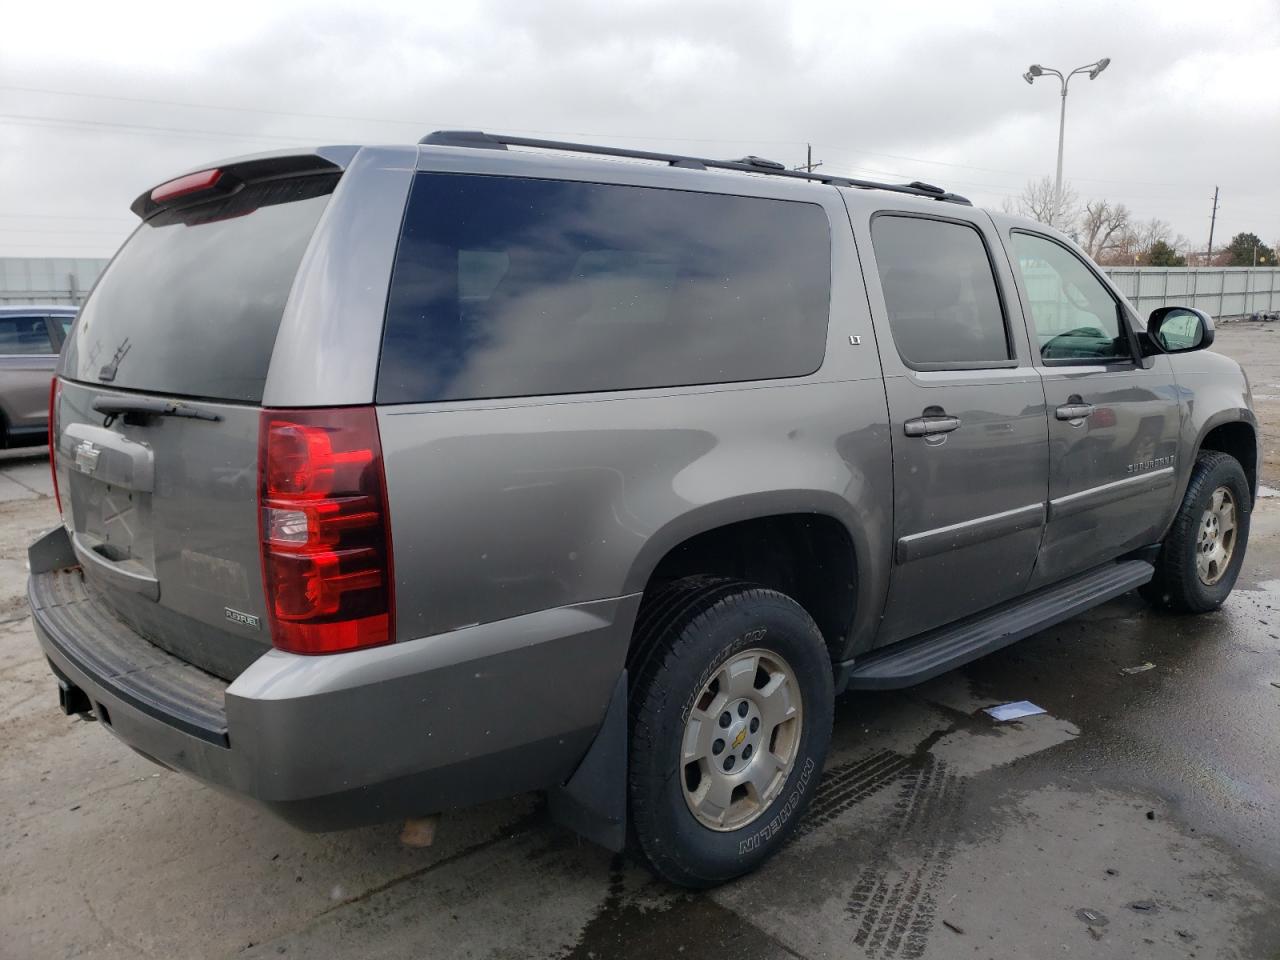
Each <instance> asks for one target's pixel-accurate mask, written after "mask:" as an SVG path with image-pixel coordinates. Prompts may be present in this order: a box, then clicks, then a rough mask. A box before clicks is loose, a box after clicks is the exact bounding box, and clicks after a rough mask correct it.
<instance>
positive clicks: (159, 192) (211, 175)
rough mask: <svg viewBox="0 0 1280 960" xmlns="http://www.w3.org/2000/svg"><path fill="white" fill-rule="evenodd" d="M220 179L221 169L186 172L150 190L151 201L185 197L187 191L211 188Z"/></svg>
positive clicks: (195, 191) (193, 191) (197, 191)
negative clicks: (182, 175) (183, 175)
mask: <svg viewBox="0 0 1280 960" xmlns="http://www.w3.org/2000/svg"><path fill="white" fill-rule="evenodd" d="M221 179H222V171H221V170H201V171H200V172H199V173H188V174H187V175H186V176H185V177H178V179H176V180H170V181H169V182H168V183H162V184H160V186H158V187H156V188H155V189H154V190H152V191H151V202H152V203H165V202H167V201H169V200H176V199H177V198H178V197H185V196H186V195H187V194H189V193H200V192H201V191H202V190H212V189H213V188H214V187H216V186H217V185H218V181H219V180H221Z"/></svg>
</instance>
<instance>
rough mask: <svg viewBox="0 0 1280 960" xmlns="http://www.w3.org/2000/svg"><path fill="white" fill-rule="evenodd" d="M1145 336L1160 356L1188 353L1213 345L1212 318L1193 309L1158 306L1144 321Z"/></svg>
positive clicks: (1201, 311)
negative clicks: (1145, 324) (1160, 352)
mask: <svg viewBox="0 0 1280 960" xmlns="http://www.w3.org/2000/svg"><path fill="white" fill-rule="evenodd" d="M1147 336H1148V337H1149V338H1150V340H1151V342H1152V343H1153V344H1154V345H1155V346H1156V348H1157V349H1159V350H1160V351H1162V352H1163V353H1189V352H1190V351H1192V350H1203V349H1204V348H1205V347H1207V346H1209V345H1210V344H1211V343H1213V318H1212V317H1210V316H1209V315H1208V314H1207V313H1205V312H1204V311H1203V310H1196V309H1193V308H1192V307H1157V308H1156V309H1155V310H1152V311H1151V316H1150V317H1149V318H1148V319H1147Z"/></svg>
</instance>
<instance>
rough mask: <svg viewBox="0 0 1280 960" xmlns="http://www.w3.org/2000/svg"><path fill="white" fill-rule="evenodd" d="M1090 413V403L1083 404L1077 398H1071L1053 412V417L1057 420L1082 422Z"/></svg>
mask: <svg viewBox="0 0 1280 960" xmlns="http://www.w3.org/2000/svg"><path fill="white" fill-rule="evenodd" d="M1092 413H1093V404H1092V403H1083V402H1081V401H1080V400H1079V399H1078V398H1075V397H1072V398H1071V400H1070V401H1068V402H1067V403H1064V404H1063V405H1062V406H1060V407H1059V408H1058V409H1057V410H1055V411H1054V416H1056V417H1057V418H1058V419H1059V420H1083V419H1084V418H1085V417H1087V416H1089V415H1090V414H1092Z"/></svg>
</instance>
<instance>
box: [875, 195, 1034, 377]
mask: <svg viewBox="0 0 1280 960" xmlns="http://www.w3.org/2000/svg"><path fill="white" fill-rule="evenodd" d="M871 241H872V244H873V246H874V247H875V253H876V267H877V270H878V272H879V274H880V286H881V288H882V289H883V290H884V301H885V308H886V309H887V310H888V313H889V327H890V329H891V330H892V331H893V342H894V343H895V344H896V345H897V348H898V353H899V355H900V356H901V357H902V359H903V360H904V361H905V362H906V363H907V364H909V365H912V366H942V367H946V366H956V365H967V366H974V365H981V364H984V363H997V362H1001V361H1006V360H1008V359H1009V357H1010V353H1009V340H1008V336H1007V334H1006V327H1005V322H1004V311H1003V309H1002V308H1001V304H1000V295H999V293H998V292H997V289H996V279H995V275H994V273H993V272H992V269H991V261H990V259H989V258H988V256H987V247H986V244H985V243H984V242H983V240H982V235H981V234H979V233H978V231H977V230H975V229H974V228H973V227H971V226H967V225H965V224H960V223H952V222H948V221H943V220H930V219H927V218H925V217H895V216H878V217H876V218H875V220H873V221H872V223H871Z"/></svg>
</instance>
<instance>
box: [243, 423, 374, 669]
mask: <svg viewBox="0 0 1280 960" xmlns="http://www.w3.org/2000/svg"><path fill="white" fill-rule="evenodd" d="M259 430H260V433H259V451H258V472H259V487H260V491H261V493H260V506H261V520H260V524H261V536H262V579H263V584H264V586H265V588H266V594H267V617H268V621H269V623H270V626H271V641H272V643H274V644H275V646H277V647H278V648H280V649H281V650H288V651H290V652H291V653H337V652H338V651H341V650H354V649H356V648H359V647H374V646H378V645H379V644H383V643H390V642H391V640H392V638H393V637H394V636H395V625H394V622H393V613H394V609H395V607H394V599H395V597H394V582H393V578H392V567H391V525H390V522H389V518H388V515H387V493H386V484H385V481H384V477H383V470H382V447H381V443H380V442H379V439H378V420H377V414H376V412H375V410H374V408H373V407H342V408H334V409H310V410H264V411H263V412H262V419H261V426H260V428H259Z"/></svg>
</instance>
